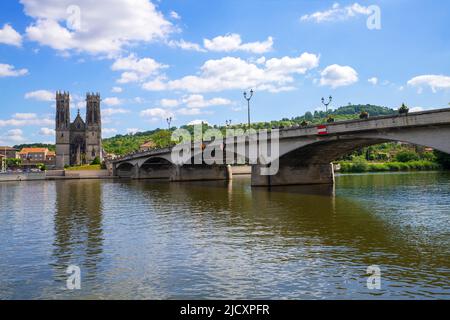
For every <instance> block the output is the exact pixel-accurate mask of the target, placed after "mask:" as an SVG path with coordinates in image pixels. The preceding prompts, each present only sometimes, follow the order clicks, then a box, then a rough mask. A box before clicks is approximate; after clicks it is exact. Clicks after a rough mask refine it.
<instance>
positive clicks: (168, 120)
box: [166, 117, 172, 131]
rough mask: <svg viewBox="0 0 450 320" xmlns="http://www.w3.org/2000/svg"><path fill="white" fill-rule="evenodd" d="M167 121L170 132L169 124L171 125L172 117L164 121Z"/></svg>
mask: <svg viewBox="0 0 450 320" xmlns="http://www.w3.org/2000/svg"><path fill="white" fill-rule="evenodd" d="M166 120H167V124H168V126H169V131H170V128H171V126H170V125H171V123H172V117H170V118H167V119H166Z"/></svg>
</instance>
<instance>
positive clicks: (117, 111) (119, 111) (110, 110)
mask: <svg viewBox="0 0 450 320" xmlns="http://www.w3.org/2000/svg"><path fill="white" fill-rule="evenodd" d="M129 112H130V110H127V109H117V108H114V109H113V108H106V109H103V110H102V115H103V116H105V117H110V116H113V115H116V114H126V113H129Z"/></svg>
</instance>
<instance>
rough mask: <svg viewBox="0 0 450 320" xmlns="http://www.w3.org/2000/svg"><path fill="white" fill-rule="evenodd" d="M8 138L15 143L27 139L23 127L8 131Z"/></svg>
mask: <svg viewBox="0 0 450 320" xmlns="http://www.w3.org/2000/svg"><path fill="white" fill-rule="evenodd" d="M6 138H7V140H8V141H11V142H13V143H21V142H24V141H25V140H26V139H25V138H24V136H23V131H22V130H21V129H12V130H9V131H8V132H7V133H6Z"/></svg>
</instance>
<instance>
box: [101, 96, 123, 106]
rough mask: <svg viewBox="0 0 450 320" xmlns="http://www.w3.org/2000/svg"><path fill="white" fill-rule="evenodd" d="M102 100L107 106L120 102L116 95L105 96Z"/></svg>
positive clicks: (116, 104) (119, 103)
mask: <svg viewBox="0 0 450 320" xmlns="http://www.w3.org/2000/svg"><path fill="white" fill-rule="evenodd" d="M102 102H103V103H104V104H105V105H107V106H109V107H114V106H118V105H121V104H122V101H121V100H120V99H119V98H117V97H110V98H105V99H103V100H102Z"/></svg>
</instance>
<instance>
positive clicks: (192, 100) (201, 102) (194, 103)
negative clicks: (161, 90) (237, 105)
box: [160, 94, 231, 109]
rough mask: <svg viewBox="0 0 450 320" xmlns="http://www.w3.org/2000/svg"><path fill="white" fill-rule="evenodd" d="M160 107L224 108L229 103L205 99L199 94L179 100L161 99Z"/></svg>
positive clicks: (218, 99) (215, 99) (221, 99)
mask: <svg viewBox="0 0 450 320" xmlns="http://www.w3.org/2000/svg"><path fill="white" fill-rule="evenodd" d="M160 104H161V106H162V107H169V108H171V107H178V106H181V105H184V106H186V107H188V108H197V109H198V108H206V107H210V106H225V105H230V104H231V101H230V100H228V99H224V98H213V99H209V100H208V99H205V97H204V96H202V95H200V94H192V95H189V96H184V97H183V98H181V99H162V100H161V101H160Z"/></svg>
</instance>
